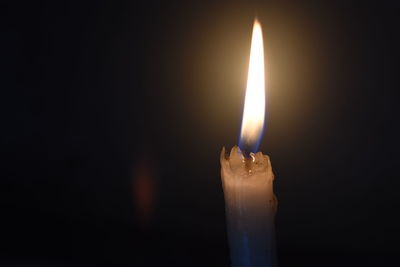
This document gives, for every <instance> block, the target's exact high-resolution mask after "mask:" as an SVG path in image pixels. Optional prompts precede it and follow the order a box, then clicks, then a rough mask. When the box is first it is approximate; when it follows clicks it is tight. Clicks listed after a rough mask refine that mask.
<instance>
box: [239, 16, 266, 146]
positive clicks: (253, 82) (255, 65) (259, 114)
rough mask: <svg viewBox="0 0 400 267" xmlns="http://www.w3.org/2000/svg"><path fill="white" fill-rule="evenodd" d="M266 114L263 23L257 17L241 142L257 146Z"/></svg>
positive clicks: (252, 42)
mask: <svg viewBox="0 0 400 267" xmlns="http://www.w3.org/2000/svg"><path fill="white" fill-rule="evenodd" d="M264 116H265V78H264V47H263V36H262V30H261V24H260V23H259V22H258V20H257V19H256V20H255V21H254V26H253V36H252V38H251V49H250V63H249V72H248V76H247V87H246V98H245V102H244V111H243V120H242V129H241V132H240V143H244V144H245V145H246V146H247V147H253V146H257V143H259V141H260V138H261V135H262V132H263V127H264ZM255 149H256V148H255Z"/></svg>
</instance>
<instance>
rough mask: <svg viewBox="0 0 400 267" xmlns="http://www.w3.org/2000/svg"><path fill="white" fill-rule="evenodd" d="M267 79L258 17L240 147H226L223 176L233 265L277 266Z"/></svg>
mask: <svg viewBox="0 0 400 267" xmlns="http://www.w3.org/2000/svg"><path fill="white" fill-rule="evenodd" d="M264 115H265V78H264V51H263V37H262V30H261V25H260V23H259V22H258V21H257V20H255V22H254V27H253V35H252V40H251V49H250V63H249V72H248V79H247V88H246V97H245V104H244V111H243V120H242V128H241V133H240V141H239V146H240V148H239V147H237V146H235V147H233V148H232V150H231V152H230V154H229V156H226V154H225V148H223V149H222V152H221V158H220V160H221V177H222V185H223V190H224V197H225V210H226V219H227V226H228V227H227V228H228V239H229V249H230V256H231V257H230V258H231V264H232V266H233V267H239V266H240V267H248V266H251V267H257V266H263V267H270V266H275V265H276V257H275V238H274V216H275V212H276V207H277V201H276V198H275V196H274V193H273V180H274V175H273V173H272V167H271V162H270V160H269V157H268V156H266V155H263V154H262V153H261V152H257V153H255V152H256V151H257V148H258V145H259V143H260V140H261V136H262V132H263V129H264Z"/></svg>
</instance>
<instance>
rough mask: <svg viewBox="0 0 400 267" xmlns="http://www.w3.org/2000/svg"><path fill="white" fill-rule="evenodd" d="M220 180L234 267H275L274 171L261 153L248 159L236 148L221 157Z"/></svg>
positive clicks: (267, 159)
mask: <svg viewBox="0 0 400 267" xmlns="http://www.w3.org/2000/svg"><path fill="white" fill-rule="evenodd" d="M221 178H222V185H223V190H224V197H225V210H226V219H227V226H228V239H229V249H230V255H231V264H232V267H250V266H251V267H258V266H263V267H272V266H276V252H275V230H274V217H275V212H276V207H277V201H276V198H275V195H274V193H273V179H274V175H273V173H272V167H271V163H270V160H269V157H268V156H265V155H263V154H262V153H261V152H258V153H257V154H252V157H251V158H250V159H245V158H244V157H243V155H242V153H241V152H240V150H239V149H238V147H234V148H232V150H231V153H230V156H229V157H228V158H226V157H225V149H223V150H222V153H221Z"/></svg>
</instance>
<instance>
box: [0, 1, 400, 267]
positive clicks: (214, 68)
mask: <svg viewBox="0 0 400 267" xmlns="http://www.w3.org/2000/svg"><path fill="white" fill-rule="evenodd" d="M2 6H3V7H4V8H2V9H3V11H2V12H4V13H3V15H2V28H3V30H2V36H1V40H2V41H1V53H2V56H1V62H2V64H1V67H2V70H1V73H2V78H1V89H2V90H1V93H2V96H1V102H2V103H1V109H2V110H1V114H2V120H1V125H2V127H1V132H2V138H1V142H2V149H1V150H2V154H3V160H2V165H3V167H2V171H1V185H0V188H1V191H2V193H1V195H0V200H1V206H2V207H1V215H0V216H1V225H2V226H1V228H0V246H1V250H0V263H1V264H10V263H11V264H13V263H24V264H51V265H53V264H56V265H64V264H67V265H68V264H78V263H79V264H84V265H85V264H114V265H115V264H126V265H130V266H229V252H228V247H227V240H226V228H225V217H224V216H225V215H224V200H223V192H222V188H221V182H220V177H219V153H220V150H221V148H222V146H224V145H225V146H227V147H231V146H233V145H235V144H236V143H237V139H238V133H239V126H240V121H241V114H242V107H243V100H244V89H245V84H246V78H247V77H246V76H247V67H248V56H249V55H248V53H249V48H250V37H251V29H252V23H253V19H254V17H255V15H257V16H258V18H259V19H260V21H261V23H262V25H263V31H264V42H265V53H266V64H267V67H266V68H267V70H266V72H267V86H268V93H267V94H268V99H267V101H268V105H267V117H268V122H267V124H268V127H267V131H266V135H265V136H264V139H263V142H262V145H261V148H260V150H262V151H263V152H264V153H267V154H269V155H270V156H271V159H272V164H273V168H274V172H275V176H276V182H275V192H276V195H277V197H278V200H279V209H278V214H277V218H276V225H277V244H278V256H279V263H280V266H282V267H283V266H397V265H398V264H399V260H398V253H399V246H398V242H399V241H398V240H399V231H398V227H399V224H400V220H399V219H398V216H397V213H398V211H399V208H400V207H399V204H400V201H399V199H398V194H399V193H398V191H399V186H400V183H399V179H400V177H399V175H398V166H399V163H400V157H399V156H398V153H399V152H398V151H399V148H400V147H399V128H398V123H399V120H398V119H399V117H398V115H399V108H398V106H399V98H398V96H399V89H400V88H399V86H398V84H399V82H398V75H399V74H398V69H399V58H398V56H399V47H400V46H399V43H398V42H397V36H398V34H399V30H398V27H399V23H398V20H399V18H398V14H399V11H400V9H399V8H398V7H397V5H396V4H395V2H394V1H393V2H389V1H379V2H372V1H371V2H368V1H362V2H361V1H360V2H352V1H339V2H328V1H307V2H305V1H264V2H262V1H259V2H254V1H253V2H251V1H249V2H245V1H243V2H231V3H229V2H205V1H187V2H184V3H180V2H177V1H176V2H171V1H163V2H161V1H160V2H156V1H149V2H143V3H140V2H135V1H108V2H106V1H95V2H84V3H72V2H69V1H65V2H61V1H48V2H43V1H29V2H18V1H15V2H10V3H3V4H2ZM148 203H150V204H148Z"/></svg>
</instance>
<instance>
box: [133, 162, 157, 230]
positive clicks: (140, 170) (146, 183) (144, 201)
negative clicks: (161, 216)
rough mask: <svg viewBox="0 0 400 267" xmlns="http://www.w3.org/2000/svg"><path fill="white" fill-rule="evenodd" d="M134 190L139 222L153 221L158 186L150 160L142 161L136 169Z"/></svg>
mask: <svg viewBox="0 0 400 267" xmlns="http://www.w3.org/2000/svg"><path fill="white" fill-rule="evenodd" d="M132 186H133V188H132V191H133V198H134V205H135V209H136V216H137V218H138V222H139V223H140V224H142V225H147V224H149V223H150V222H151V220H152V217H153V214H154V208H155V204H156V195H157V186H156V177H155V170H154V167H153V166H152V164H150V163H149V162H148V161H143V162H141V163H140V164H139V165H138V166H137V167H136V168H135V170H134V176H133V180H132Z"/></svg>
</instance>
